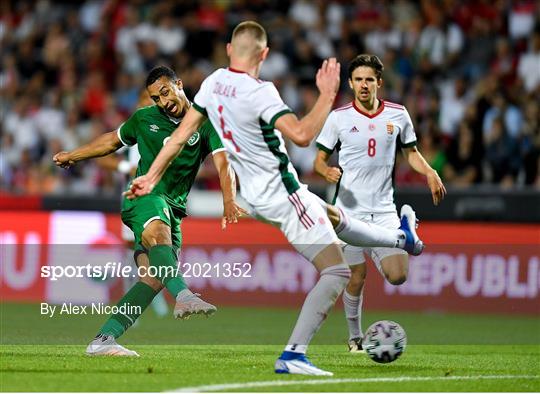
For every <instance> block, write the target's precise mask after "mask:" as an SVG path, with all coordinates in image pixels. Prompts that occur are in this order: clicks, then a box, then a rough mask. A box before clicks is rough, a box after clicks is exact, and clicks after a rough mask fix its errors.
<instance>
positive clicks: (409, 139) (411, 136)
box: [399, 109, 416, 148]
mask: <svg viewBox="0 0 540 394" xmlns="http://www.w3.org/2000/svg"><path fill="white" fill-rule="evenodd" d="M402 122H403V124H402V131H401V133H400V134H399V142H400V146H401V147H402V148H410V147H412V146H415V145H416V134H415V132H414V126H413V123H412V120H411V116H410V115H409V112H408V111H407V110H406V109H404V110H403V120H402Z"/></svg>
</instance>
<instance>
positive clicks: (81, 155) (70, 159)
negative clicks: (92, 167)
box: [53, 131, 122, 168]
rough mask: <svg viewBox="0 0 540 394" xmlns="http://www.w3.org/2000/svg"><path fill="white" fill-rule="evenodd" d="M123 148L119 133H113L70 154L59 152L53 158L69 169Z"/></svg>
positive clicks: (55, 162) (106, 134)
mask: <svg viewBox="0 0 540 394" xmlns="http://www.w3.org/2000/svg"><path fill="white" fill-rule="evenodd" d="M121 147H122V141H120V139H119V138H118V134H117V132H116V131H111V132H108V133H105V134H103V135H101V136H99V137H98V138H96V139H95V140H93V141H92V142H89V143H88V144H86V145H83V146H81V147H79V148H77V149H74V150H72V151H70V152H58V153H57V154H55V155H54V156H53V161H54V164H56V165H57V166H59V167H62V168H69V167H71V166H72V165H74V164H75V163H76V162H78V161H81V160H86V159H92V158H94V157H101V156H106V155H108V154H109V153H112V152H114V151H117V150H118V149H120V148H121Z"/></svg>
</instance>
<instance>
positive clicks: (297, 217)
mask: <svg viewBox="0 0 540 394" xmlns="http://www.w3.org/2000/svg"><path fill="white" fill-rule="evenodd" d="M319 200H320V199H319V198H318V197H317V196H316V195H314V194H313V193H311V192H310V191H309V190H307V188H306V187H301V188H300V189H298V190H297V191H296V192H294V193H293V194H290V195H289V194H288V193H285V192H278V193H276V194H275V195H274V197H273V199H272V203H271V204H267V205H257V206H253V205H250V210H251V214H252V216H254V217H256V218H257V219H259V220H261V221H263V222H267V223H270V224H272V225H273V226H276V227H278V228H279V229H280V230H281V232H282V233H283V234H284V235H285V237H287V240H288V241H289V242H290V243H291V245H293V246H294V248H295V249H296V250H297V251H298V252H299V253H301V254H302V255H303V256H304V257H305V258H306V259H308V260H309V261H313V260H314V259H315V257H316V256H317V255H318V254H319V253H320V252H321V251H322V250H323V249H324V248H326V247H327V246H328V245H330V244H333V243H339V242H340V241H339V240H338V237H337V235H336V232H335V231H334V229H333V227H332V224H331V223H330V220H329V219H328V215H327V213H326V210H325V209H324V208H323V207H322V206H321V204H320V202H319Z"/></svg>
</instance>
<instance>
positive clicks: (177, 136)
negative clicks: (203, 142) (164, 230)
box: [124, 107, 206, 200]
mask: <svg viewBox="0 0 540 394" xmlns="http://www.w3.org/2000/svg"><path fill="white" fill-rule="evenodd" d="M205 120H206V117H205V116H204V115H202V114H201V113H200V112H198V111H197V110H196V109H194V108H193V107H191V108H190V109H189V111H188V112H187V114H186V116H185V117H184V120H183V121H182V123H180V126H179V127H178V128H177V129H176V130H174V132H173V133H172V134H171V138H170V139H169V140H168V141H167V143H166V144H165V145H164V146H163V148H161V150H160V152H159V154H158V155H157V157H156V158H155V160H154V162H153V163H152V166H151V167H150V169H149V170H148V172H147V173H146V174H145V175H142V176H140V177H138V178H135V179H134V180H133V182H132V183H131V189H130V190H128V191H127V192H125V193H124V194H125V195H126V197H127V198H129V199H130V200H133V199H134V198H136V197H140V196H144V195H146V194H149V193H150V192H151V191H152V189H153V188H154V186H155V185H157V184H158V182H159V181H160V180H161V178H162V177H163V174H164V173H165V171H166V170H167V168H168V167H169V165H170V164H171V162H172V161H173V160H174V159H175V158H176V157H177V156H178V155H179V154H180V152H181V151H182V149H183V148H184V145H185V144H186V142H187V141H188V140H189V139H190V137H191V136H192V135H193V133H195V131H196V130H197V129H198V128H199V127H200V126H201V125H202V123H203V122H204V121H205Z"/></svg>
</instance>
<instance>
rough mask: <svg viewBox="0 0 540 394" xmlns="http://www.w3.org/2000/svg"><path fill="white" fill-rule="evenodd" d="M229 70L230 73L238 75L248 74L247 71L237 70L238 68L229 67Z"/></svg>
mask: <svg viewBox="0 0 540 394" xmlns="http://www.w3.org/2000/svg"><path fill="white" fill-rule="evenodd" d="M227 70H229V71H230V72H233V73H237V74H247V72H245V71H242V70H237V69H236V68H232V67H227Z"/></svg>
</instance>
